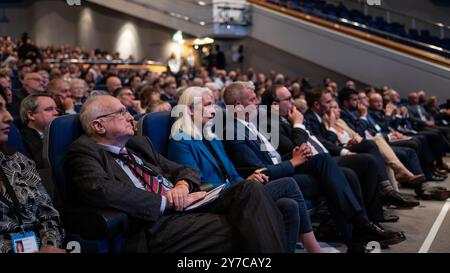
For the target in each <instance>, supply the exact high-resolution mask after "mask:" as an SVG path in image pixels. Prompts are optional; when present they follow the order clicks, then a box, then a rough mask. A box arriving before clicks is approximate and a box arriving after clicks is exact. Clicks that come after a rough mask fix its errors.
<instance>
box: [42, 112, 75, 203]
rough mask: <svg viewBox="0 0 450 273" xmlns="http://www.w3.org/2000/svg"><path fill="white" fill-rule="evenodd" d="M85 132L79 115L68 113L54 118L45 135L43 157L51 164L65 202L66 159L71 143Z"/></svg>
mask: <svg viewBox="0 0 450 273" xmlns="http://www.w3.org/2000/svg"><path fill="white" fill-rule="evenodd" d="M82 134H83V129H82V128H81V122H80V116H79V115H66V116H62V117H58V118H56V119H54V120H53V121H52V122H51V123H50V125H49V126H48V128H47V130H46V133H45V136H44V148H43V158H44V160H45V161H47V163H48V165H49V166H50V169H51V172H52V175H53V178H54V182H55V186H56V188H57V190H58V192H59V194H60V196H61V198H62V201H63V202H64V201H65V199H66V176H65V174H64V161H65V158H66V154H67V151H68V149H69V146H70V144H72V142H74V141H75V140H76V139H77V138H78V137H80V136H81V135H82Z"/></svg>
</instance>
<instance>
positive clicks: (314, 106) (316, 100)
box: [305, 88, 419, 207]
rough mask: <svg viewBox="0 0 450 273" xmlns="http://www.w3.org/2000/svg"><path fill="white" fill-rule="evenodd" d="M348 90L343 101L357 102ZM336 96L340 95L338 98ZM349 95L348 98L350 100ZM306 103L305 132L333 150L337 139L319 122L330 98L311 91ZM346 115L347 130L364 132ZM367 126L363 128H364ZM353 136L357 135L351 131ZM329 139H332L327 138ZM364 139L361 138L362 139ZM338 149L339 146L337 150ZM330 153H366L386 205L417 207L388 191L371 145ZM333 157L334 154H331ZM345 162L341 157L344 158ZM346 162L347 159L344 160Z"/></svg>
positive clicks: (383, 170)
mask: <svg viewBox="0 0 450 273" xmlns="http://www.w3.org/2000/svg"><path fill="white" fill-rule="evenodd" d="M348 90H350V92H349V94H348V95H346V97H345V98H349V97H352V99H353V100H357V92H356V91H354V90H352V89H348ZM339 95H340V96H341V95H342V93H340V94H339ZM350 95H351V96H350ZM306 99H307V102H308V107H309V109H308V110H307V111H306V113H305V119H306V123H307V124H308V127H309V129H310V130H311V134H313V135H314V136H317V137H318V140H319V141H324V142H325V141H328V142H331V143H332V144H328V147H330V146H331V147H333V146H337V142H336V139H337V136H336V135H335V134H334V133H333V132H330V131H328V130H327V129H326V127H325V124H324V123H323V120H322V115H323V114H324V113H326V112H328V110H329V109H330V106H331V101H332V97H331V94H330V93H329V92H327V91H326V90H323V89H321V88H316V89H313V90H312V91H311V92H310V93H309V94H308V96H307V98H306ZM347 112H348V115H349V116H350V120H349V121H348V122H351V123H352V124H353V126H351V125H350V124H349V123H348V122H347V121H346V122H347V125H348V126H349V127H352V128H354V130H355V129H357V128H360V129H359V130H364V131H365V130H366V129H362V126H363V124H364V123H363V122H361V123H360V122H359V121H358V122H355V121H353V120H354V119H355V120H357V118H355V117H354V113H351V111H350V110H349V109H347ZM366 112H367V111H366ZM342 113H343V110H342V111H341V118H342ZM366 125H367V124H366ZM355 132H357V131H355ZM330 135H334V137H333V138H332V137H330ZM362 136H364V134H363V135H362ZM337 147H339V146H337ZM339 149H340V153H339V154H336V153H335V151H337V150H339ZM330 153H332V155H334V156H337V155H340V156H346V155H349V154H350V155H351V154H353V153H367V154H370V155H371V157H372V159H373V160H372V161H373V163H374V165H373V168H375V170H376V177H377V180H378V183H379V185H380V187H379V189H380V191H381V193H382V196H383V198H384V199H385V200H386V201H387V202H388V203H390V204H393V205H395V206H397V207H415V206H418V205H419V203H418V202H416V201H413V200H407V199H405V198H404V197H403V196H401V195H400V194H399V193H398V192H397V191H395V190H394V188H393V187H392V185H391V183H390V181H389V178H388V175H387V172H386V166H385V164H384V160H383V157H382V156H381V154H380V151H379V149H378V147H377V146H376V144H375V143H374V142H373V141H370V140H363V141H361V142H360V143H355V144H353V145H351V146H350V147H346V148H340V147H339V148H332V149H331V150H330ZM333 153H334V154H333ZM344 158H345V157H344ZM344 160H346V161H348V159H346V158H345V159H344ZM347 164H349V166H355V165H354V163H353V162H347Z"/></svg>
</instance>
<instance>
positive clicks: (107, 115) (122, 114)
mask: <svg viewBox="0 0 450 273" xmlns="http://www.w3.org/2000/svg"><path fill="white" fill-rule="evenodd" d="M127 114H128V111H127V109H126V108H121V109H120V110H117V111H115V112H112V113H109V114H106V115H101V116H98V117H96V118H95V119H101V118H106V117H109V116H114V115H120V116H122V117H125V116H126V115H127Z"/></svg>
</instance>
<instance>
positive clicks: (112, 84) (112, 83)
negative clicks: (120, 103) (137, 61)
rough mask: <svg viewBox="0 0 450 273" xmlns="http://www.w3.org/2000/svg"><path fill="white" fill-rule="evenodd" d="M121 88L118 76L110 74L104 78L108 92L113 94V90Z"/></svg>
mask: <svg viewBox="0 0 450 273" xmlns="http://www.w3.org/2000/svg"><path fill="white" fill-rule="evenodd" d="M119 88H122V82H121V81H120V79H119V78H118V77H115V76H111V77H109V78H108V79H107V80H106V89H107V91H108V93H109V94H111V95H112V94H114V91H116V90H117V89H119Z"/></svg>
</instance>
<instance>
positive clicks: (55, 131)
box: [8, 112, 321, 253]
mask: <svg viewBox="0 0 450 273" xmlns="http://www.w3.org/2000/svg"><path fill="white" fill-rule="evenodd" d="M173 121H174V120H173V118H172V117H171V114H170V112H157V113H151V114H147V115H145V116H143V117H142V118H141V120H140V122H139V129H138V135H143V136H147V137H149V139H150V141H151V142H152V144H153V146H154V147H155V149H156V150H157V151H158V152H159V153H160V154H162V155H164V156H167V150H168V145H169V139H170V130H171V127H172V123H173ZM82 134H83V130H82V128H81V123H80V119H79V115H66V116H61V117H58V118H56V119H55V120H53V121H52V123H51V124H50V125H49V127H48V128H47V131H46V133H45V137H44V150H43V153H44V158H45V159H46V160H47V162H48V164H49V167H50V175H45V174H44V175H42V173H41V175H42V176H43V180H46V179H47V180H51V182H49V181H43V183H44V184H47V185H48V184H49V183H51V184H52V186H54V187H55V189H56V190H54V191H49V192H50V195H51V196H52V197H53V199H54V200H55V199H56V200H55V203H56V204H57V208H58V209H59V210H60V213H61V218H62V221H63V223H64V227H65V229H66V231H67V233H68V234H67V238H66V243H67V242H70V241H77V242H80V244H81V249H82V250H83V252H97V253H107V252H112V253H117V252H121V245H122V240H123V234H124V233H125V232H126V231H127V225H128V217H127V215H126V214H124V213H121V212H118V211H112V210H106V209H92V208H83V207H80V206H73V205H72V204H71V202H70V198H71V197H70V192H68V190H67V179H66V176H65V172H64V169H65V157H66V153H67V151H68V149H69V146H70V144H71V143H72V142H73V141H75V140H76V139H77V138H78V137H80V136H81V135H82ZM8 146H9V148H13V149H16V150H19V151H23V144H22V143H21V136H20V133H19V131H18V130H17V129H16V128H15V127H12V129H11V130H10V136H9V142H8ZM306 203H307V206H308V209H309V211H310V213H313V212H314V211H315V210H316V209H317V208H318V207H319V205H320V204H321V202H320V200H306Z"/></svg>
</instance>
